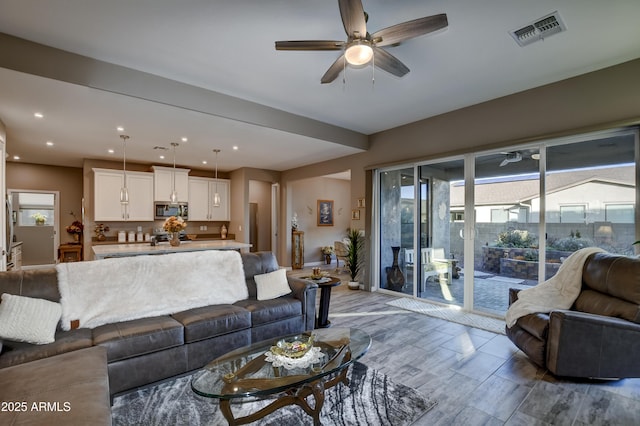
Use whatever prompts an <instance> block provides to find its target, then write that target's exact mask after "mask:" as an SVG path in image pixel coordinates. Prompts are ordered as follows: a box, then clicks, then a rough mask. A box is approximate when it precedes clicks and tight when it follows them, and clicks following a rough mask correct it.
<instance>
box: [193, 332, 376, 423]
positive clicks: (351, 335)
mask: <svg viewBox="0 0 640 426" xmlns="http://www.w3.org/2000/svg"><path fill="white" fill-rule="evenodd" d="M310 334H311V333H309V332H307V333H303V334H302V335H298V336H295V337H294V336H284V337H282V338H276V339H271V340H266V341H263V342H258V343H255V344H253V345H251V346H246V347H244V348H240V349H237V350H235V351H233V352H230V353H228V354H226V355H224V356H221V357H220V358H217V359H215V360H213V361H211V362H210V363H209V364H208V365H207V366H205V367H204V368H203V369H202V370H201V371H199V372H197V373H196V374H195V376H194V378H193V379H192V381H191V388H192V389H193V391H194V392H195V393H197V394H198V395H201V396H204V397H207V398H215V399H218V400H220V411H222V414H223V415H224V417H225V418H226V419H227V421H228V422H229V424H230V425H241V424H246V423H251V422H254V421H256V420H258V419H261V418H263V417H264V416H266V415H268V414H270V413H273V412H274V411H276V410H278V409H280V408H282V407H285V406H287V405H298V406H299V407H301V408H302V409H303V410H304V411H305V412H306V413H307V414H308V415H310V416H311V417H313V422H314V424H315V425H319V424H320V411H321V410H322V405H323V403H324V392H325V390H326V389H329V388H331V387H333V386H335V385H337V384H338V383H344V384H345V385H346V384H348V379H347V371H348V368H349V366H350V365H351V364H353V363H354V362H355V361H356V360H357V359H359V358H360V357H362V356H363V355H364V354H365V353H366V352H367V351H368V350H369V347H370V346H371V336H369V335H368V334H367V333H365V332H364V331H361V330H358V329H355V328H329V329H322V330H314V331H313V333H312V334H313V342H312V346H313V347H312V348H311V349H310V350H309V351H308V352H307V353H306V354H305V355H304V356H302V357H299V358H291V357H287V356H284V355H282V354H281V353H279V351H278V350H277V349H276V345H277V342H278V341H281V340H282V341H289V342H290V341H294V340H295V341H299V340H304V339H307V338H308V337H309V335H310ZM309 396H313V399H314V404H313V405H311V404H310V403H309V401H308V400H307V398H308V397H309ZM267 398H271V399H274V401H273V402H271V403H270V404H268V405H267V406H265V407H263V408H261V409H260V410H258V411H256V412H255V413H252V414H250V415H247V416H244V417H238V418H235V417H234V414H233V412H232V410H231V403H232V402H250V401H255V400H258V399H267Z"/></svg>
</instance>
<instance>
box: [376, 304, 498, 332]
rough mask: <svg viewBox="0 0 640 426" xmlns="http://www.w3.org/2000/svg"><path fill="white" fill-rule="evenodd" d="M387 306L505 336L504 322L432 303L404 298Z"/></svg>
mask: <svg viewBox="0 0 640 426" xmlns="http://www.w3.org/2000/svg"><path fill="white" fill-rule="evenodd" d="M387 305H390V306H395V307H396V308H402V309H406V310H408V311H412V312H417V313H420V314H425V315H429V316H432V317H436V318H441V319H443V320H447V321H451V322H455V323H458V324H463V325H468V326H470V327H474V328H480V329H482V330H487V331H490V332H492V333H498V334H505V330H504V327H505V322H504V320H501V319H497V318H491V317H486V316H484V315H477V314H472V313H469V312H464V311H461V310H459V309H456V308H450V307H447V306H441V305H434V304H432V303H427V302H422V301H419V300H414V299H409V298H406V297H402V298H399V299H395V300H392V301H390V302H387Z"/></svg>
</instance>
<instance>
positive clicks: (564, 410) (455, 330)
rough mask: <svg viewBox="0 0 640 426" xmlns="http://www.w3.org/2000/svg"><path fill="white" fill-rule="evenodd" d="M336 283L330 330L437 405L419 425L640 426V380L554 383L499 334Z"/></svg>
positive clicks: (366, 360)
mask: <svg viewBox="0 0 640 426" xmlns="http://www.w3.org/2000/svg"><path fill="white" fill-rule="evenodd" d="M334 269H335V264H334V266H333V267H332V268H331V269H326V270H327V271H329V272H334ZM291 273H292V274H295V275H299V274H303V272H301V271H292V272H291ZM341 276H342V277H343V279H344V281H343V283H342V284H341V285H340V286H338V287H334V288H333V291H332V294H331V305H330V309H329V319H330V321H331V323H332V326H334V327H356V328H360V329H362V330H365V331H367V332H368V333H369V334H370V335H371V336H372V338H373V343H372V345H371V349H370V350H369V352H368V353H367V354H365V355H364V357H363V358H362V359H361V360H360V361H361V362H363V363H364V364H366V365H368V366H369V367H371V368H374V369H376V370H379V371H381V372H383V373H385V374H387V375H388V376H390V377H391V378H392V379H393V380H394V381H396V382H399V383H404V384H406V385H408V386H411V387H413V388H415V389H417V390H418V391H420V392H422V393H423V394H424V395H428V396H430V397H432V398H434V399H435V400H436V401H438V405H436V407H434V408H433V409H432V410H431V411H429V412H427V413H426V414H425V415H424V416H423V417H422V418H420V419H419V420H418V421H416V422H415V423H414V424H415V425H417V426H422V425H465V426H467V425H527V426H529V425H580V426H582V425H640V379H625V380H618V381H588V380H584V381H582V380H566V379H559V378H556V377H554V376H553V375H551V374H550V373H549V372H547V371H545V370H542V369H540V368H538V367H536V366H535V365H534V364H533V363H531V362H530V361H529V359H528V358H527V356H526V355H524V353H522V352H521V351H520V350H518V349H517V348H516V347H515V346H514V345H513V344H512V343H511V341H510V340H509V339H507V337H505V336H504V335H499V334H494V333H490V332H487V331H484V330H480V329H476V328H472V327H468V326H464V325H460V324H456V323H452V322H448V321H445V320H441V319H437V318H432V317H429V316H426V315H423V314H419V313H414V312H410V311H404V310H399V309H397V308H394V307H392V306H388V305H386V303H387V302H388V301H390V300H393V299H395V298H396V297H395V296H392V295H387V294H381V293H379V292H373V293H372V292H366V291H354V290H349V289H348V288H347V285H346V281H347V280H348V277H347V276H346V275H341ZM318 294H319V292H318ZM318 298H319V295H318Z"/></svg>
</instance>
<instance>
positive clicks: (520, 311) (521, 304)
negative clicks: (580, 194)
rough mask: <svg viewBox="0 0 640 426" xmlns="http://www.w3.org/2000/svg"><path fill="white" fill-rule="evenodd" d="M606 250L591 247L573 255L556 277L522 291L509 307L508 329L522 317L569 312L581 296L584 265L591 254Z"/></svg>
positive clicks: (567, 259)
mask: <svg viewBox="0 0 640 426" xmlns="http://www.w3.org/2000/svg"><path fill="white" fill-rule="evenodd" d="M602 251H604V250H602V249H599V248H597V247H587V248H583V249H580V250H578V251H576V252H573V253H572V254H571V256H569V257H567V258H566V259H565V261H564V262H563V263H562V265H560V269H558V272H557V273H556V274H555V275H554V276H553V277H551V278H549V279H548V280H547V281H545V282H543V283H541V284H539V285H537V286H535V287H532V288H528V289H526V290H522V291H520V292H519V293H518V300H516V301H515V302H514V303H513V304H512V305H511V306H510V307H509V309H508V310H507V314H506V315H505V320H506V322H507V326H508V327H513V325H514V324H515V323H516V321H517V320H518V318H520V317H523V316H525V315H528V314H532V313H534V312H551V311H552V310H554V309H569V308H570V307H571V305H573V302H575V301H576V299H577V298H578V296H579V295H580V290H581V288H582V267H583V266H584V262H585V261H586V260H587V257H589V255H591V254H593V253H598V252H602Z"/></svg>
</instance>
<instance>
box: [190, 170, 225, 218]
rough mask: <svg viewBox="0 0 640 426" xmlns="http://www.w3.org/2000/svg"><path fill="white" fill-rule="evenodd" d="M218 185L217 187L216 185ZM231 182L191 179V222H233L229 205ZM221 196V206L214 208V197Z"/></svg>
mask: <svg viewBox="0 0 640 426" xmlns="http://www.w3.org/2000/svg"><path fill="white" fill-rule="evenodd" d="M216 183H217V185H216ZM229 187H230V181H229V180H227V179H218V180H217V181H216V179H209V178H201V177H190V178H189V220H191V221H194V220H195V221H218V222H228V221H229V220H231V214H230V203H229ZM216 188H217V191H218V194H220V206H219V207H214V206H213V197H214V194H215V193H216Z"/></svg>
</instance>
